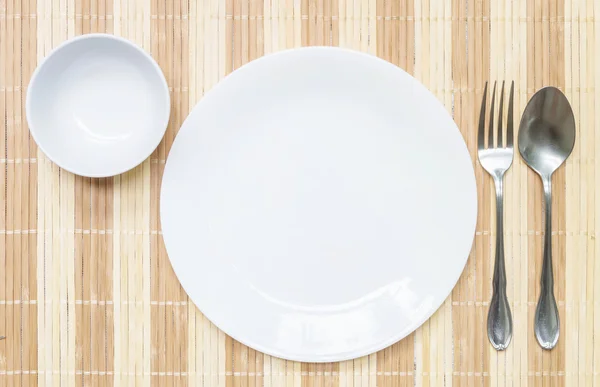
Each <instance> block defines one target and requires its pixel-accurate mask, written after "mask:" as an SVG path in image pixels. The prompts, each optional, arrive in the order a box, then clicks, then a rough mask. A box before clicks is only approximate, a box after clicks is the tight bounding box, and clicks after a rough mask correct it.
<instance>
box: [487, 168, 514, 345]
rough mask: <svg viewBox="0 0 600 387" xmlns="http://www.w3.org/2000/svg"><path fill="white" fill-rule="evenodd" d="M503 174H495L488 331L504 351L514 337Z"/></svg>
mask: <svg viewBox="0 0 600 387" xmlns="http://www.w3.org/2000/svg"><path fill="white" fill-rule="evenodd" d="M502 178H503V176H502V175H499V176H494V184H495V186H496V259H495V262H494V279H493V281H492V287H493V294H492V301H491V302H490V309H489V311H488V321H487V333H488V339H489V340H490V343H492V346H493V347H494V348H495V349H496V350H498V351H502V350H505V349H506V348H507V347H508V344H509V343H510V340H511V338H512V316H511V313H510V305H509V303H508V298H507V296H506V269H505V265H504V222H503V214H504V211H503V207H504V205H503V197H504V194H503V192H502Z"/></svg>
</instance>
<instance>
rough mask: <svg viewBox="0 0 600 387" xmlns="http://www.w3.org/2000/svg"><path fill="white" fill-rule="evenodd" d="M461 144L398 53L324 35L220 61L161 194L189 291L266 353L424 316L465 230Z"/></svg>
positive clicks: (372, 345)
mask: <svg viewBox="0 0 600 387" xmlns="http://www.w3.org/2000/svg"><path fill="white" fill-rule="evenodd" d="M476 200H477V198H476V188H475V179H474V173H473V168H472V164H471V158H470V156H469V153H468V151H467V147H466V146H465V143H464V142H463V139H462V136H461V134H460V132H459V131H458V129H457V127H456V125H455V124H454V122H453V121H452V119H451V117H450V116H449V115H448V113H447V112H446V110H445V109H444V107H443V106H442V105H441V104H440V103H439V102H438V100H437V99H436V98H435V97H434V96H433V95H432V94H430V93H429V91H427V90H426V89H425V87H423V86H422V85H421V84H420V83H419V82H417V81H416V80H415V79H414V78H412V77H411V76H409V75H408V74H407V73H405V72H404V71H402V70H401V69H399V68H398V67H396V66H394V65H392V64H390V63H387V62H385V61H383V60H380V59H377V58H375V57H372V56H369V55H366V54H361V53H356V52H352V51H347V50H342V49H335V48H304V49H298V50H292V51H285V52H281V53H277V54H274V55H270V56H266V57H264V58H262V59H259V60H256V61H254V62H251V63H249V64H248V65H246V66H244V67H242V68H240V69H239V70H237V71H235V72H234V73H232V74H231V75H230V76H228V77H227V78H226V79H225V80H223V81H222V82H221V83H220V84H218V85H217V86H216V87H215V88H214V89H213V90H211V91H210V92H209V93H208V94H207V95H206V96H205V97H204V98H203V99H202V101H201V102H200V103H199V104H198V105H197V106H196V107H195V108H194V110H193V111H192V113H191V114H190V116H189V117H188V118H187V120H186V121H185V123H184V124H183V126H182V128H181V131H180V132H179V134H178V135H177V138H176V140H175V142H174V144H173V148H172V150H171V153H170V155H169V158H168V161H167V165H166V169H165V174H164V179H163V185H162V197H161V218H162V229H163V233H164V239H165V243H166V248H167V252H168V254H169V257H170V259H171V263H172V264H173V268H174V269H175V272H176V273H177V276H178V277H179V279H180V281H181V283H182V285H183V287H184V288H185V290H186V291H187V293H188V294H189V296H190V297H191V299H192V301H193V302H194V303H195V304H196V305H197V306H198V307H199V308H200V310H201V311H202V312H203V313H204V314H205V315H206V316H207V317H208V318H209V319H210V320H211V321H213V322H214V323H215V324H216V325H217V326H218V327H219V328H221V329H222V330H224V331H225V332H226V333H227V334H229V335H231V336H232V337H233V338H235V339H237V340H239V341H241V342H242V343H244V344H247V345H248V346H250V347H253V348H255V349H257V350H259V351H262V352H266V353H267V354H271V355H274V356H278V357H282V358H287V359H292V360H299V361H311V362H325V361H339V360H344V359H349V358H354V357H358V356H362V355H366V354H368V353H371V352H374V351H377V350H379V349H382V348H384V347H386V346H388V345H391V344H393V343H394V342H396V341H398V340H400V339H402V338H403V337H405V336H406V335H408V334H410V333H411V332H412V331H414V330H415V329H416V328H417V327H419V325H421V324H422V323H423V322H424V321H425V320H426V319H427V318H429V317H430V316H431V315H432V314H433V312H434V311H435V310H436V309H437V308H438V307H439V306H440V304H441V303H442V302H443V301H444V299H445V298H446V297H447V296H448V294H449V293H450V291H451V289H452V287H453V286H454V285H455V283H456V281H457V280H458V277H459V275H460V273H461V272H462V270H463V267H464V265H465V262H466V260H467V256H468V254H469V250H470V248H471V243H472V240H473V234H474V230H475V221H476V206H477V204H476Z"/></svg>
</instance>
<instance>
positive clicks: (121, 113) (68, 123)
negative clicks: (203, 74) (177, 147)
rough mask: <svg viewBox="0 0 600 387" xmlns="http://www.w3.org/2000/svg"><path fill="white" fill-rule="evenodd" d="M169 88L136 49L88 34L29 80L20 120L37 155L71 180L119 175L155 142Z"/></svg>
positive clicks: (167, 108)
mask: <svg viewBox="0 0 600 387" xmlns="http://www.w3.org/2000/svg"><path fill="white" fill-rule="evenodd" d="M170 105H171V104H170V98H169V88H168V86H167V82H166V80H165V77H164V75H163V73H162V71H161V69H160V67H159V66H158V64H157V63H156V62H155V61H154V60H153V59H152V58H151V57H150V55H148V54H147V53H146V52H145V51H143V50H142V49H141V48H139V47H138V46H136V45H135V44H133V43H131V42H129V41H128V40H125V39H123V38H119V37H116V36H113V35H106V34H90V35H82V36H79V37H77V38H74V39H71V40H68V41H66V42H64V43H63V44H61V45H60V46H58V47H57V48H56V49H54V50H53V51H52V52H51V53H50V54H49V55H48V56H47V57H46V58H45V59H44V60H43V61H42V63H41V64H40V65H39V66H38V68H37V69H36V70H35V72H34V73H33V76H32V78H31V82H30V84H29V88H28V90H27V100H26V114H27V122H28V123H29V128H30V130H31V134H32V136H33V138H34V139H35V141H36V142H37V144H38V146H39V147H40V149H41V150H42V151H43V152H44V153H45V154H46V155H47V156H48V157H49V158H50V159H51V160H52V161H54V162H55V163H56V164H58V165H59V166H60V167H61V168H63V169H66V170H68V171H70V172H73V173H76V174H78V175H83V176H89V177H104V176H112V175H116V174H119V173H123V172H125V171H127V170H129V169H131V168H133V167H135V166H136V165H138V164H140V163H141V162H142V161H144V160H145V159H146V158H147V157H148V156H150V154H151V153H152V151H153V150H154V149H155V148H156V147H157V146H158V144H159V143H160V140H161V139H162V137H163V135H164V133H165V130H166V128H167V124H168V121H169V114H170Z"/></svg>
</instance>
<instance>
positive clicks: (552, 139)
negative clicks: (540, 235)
mask: <svg viewBox="0 0 600 387" xmlns="http://www.w3.org/2000/svg"><path fill="white" fill-rule="evenodd" d="M574 145H575V117H574V116H573V110H572V109H571V105H570V104H569V101H568V100H567V97H565V95H564V94H563V93H562V92H561V91H560V90H558V89H557V88H555V87H545V88H543V89H540V90H539V91H538V92H537V93H535V94H534V95H533V97H531V100H529V103H528V104H527V107H526V108H525V112H523V117H522V118H521V124H520V127H519V152H520V153H521V156H522V157H523V160H525V162H526V163H527V165H529V167H530V168H531V169H533V170H534V171H535V172H537V174H538V175H540V177H541V179H542V184H543V186H544V199H545V209H546V211H545V212H546V224H545V233H544V258H543V263H542V278H541V289H540V298H539V300H538V304H537V308H536V310H535V320H534V331H535V336H536V338H537V341H538V343H540V345H541V346H542V348H545V349H552V348H554V346H555V345H556V343H557V341H558V336H559V331H560V322H559V317H558V307H557V306H556V299H555V298H554V276H553V273H552V174H553V173H554V171H556V170H557V169H558V167H560V165H561V164H562V163H564V162H565V160H566V159H567V157H569V155H570V154H571V151H572V150H573V146H574Z"/></svg>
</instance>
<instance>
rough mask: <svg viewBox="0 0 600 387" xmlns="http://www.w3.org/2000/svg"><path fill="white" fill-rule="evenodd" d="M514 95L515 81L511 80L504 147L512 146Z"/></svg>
mask: <svg viewBox="0 0 600 387" xmlns="http://www.w3.org/2000/svg"><path fill="white" fill-rule="evenodd" d="M514 95H515V81H512V82H511V84H510V93H509V95H508V116H507V117H506V120H507V125H506V126H507V133H506V147H507V148H512V147H513V135H514V129H513V104H514V101H513V97H514Z"/></svg>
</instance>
